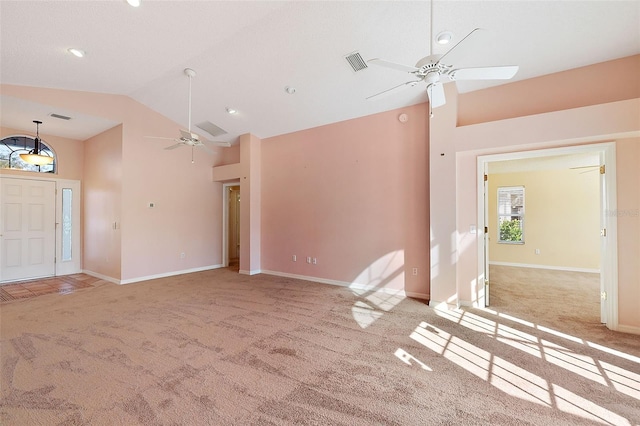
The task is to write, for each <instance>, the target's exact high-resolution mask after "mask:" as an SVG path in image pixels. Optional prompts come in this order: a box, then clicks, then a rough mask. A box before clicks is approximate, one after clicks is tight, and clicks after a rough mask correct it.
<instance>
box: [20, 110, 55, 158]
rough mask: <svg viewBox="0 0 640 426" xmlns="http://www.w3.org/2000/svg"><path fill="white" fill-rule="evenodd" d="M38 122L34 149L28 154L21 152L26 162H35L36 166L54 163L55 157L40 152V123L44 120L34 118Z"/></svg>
mask: <svg viewBox="0 0 640 426" xmlns="http://www.w3.org/2000/svg"><path fill="white" fill-rule="evenodd" d="M33 122H34V123H36V139H35V143H34V145H33V149H32V150H31V151H29V153H28V154H20V158H22V161H24V162H25V163H29V164H33V165H35V166H44V165H46V164H51V163H53V157H49V156H48V155H42V154H40V125H41V124H42V121H38V120H33Z"/></svg>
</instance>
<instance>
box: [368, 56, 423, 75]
mask: <svg viewBox="0 0 640 426" xmlns="http://www.w3.org/2000/svg"><path fill="white" fill-rule="evenodd" d="M367 62H368V63H370V64H374V65H379V66H381V67H385V68H391V69H394V70H397V71H404V72H415V71H418V68H416V67H412V66H410V65H402V64H396V63H395V62H389V61H385V60H384V59H378V58H374V59H369V60H368V61H367Z"/></svg>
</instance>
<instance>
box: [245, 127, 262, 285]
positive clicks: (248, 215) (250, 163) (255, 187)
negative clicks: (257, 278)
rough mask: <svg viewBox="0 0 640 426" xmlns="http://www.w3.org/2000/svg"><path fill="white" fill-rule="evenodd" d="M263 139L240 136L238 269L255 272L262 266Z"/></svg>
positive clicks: (246, 272)
mask: <svg viewBox="0 0 640 426" xmlns="http://www.w3.org/2000/svg"><path fill="white" fill-rule="evenodd" d="M261 153H262V141H261V140H260V139H258V138H257V137H256V136H254V135H250V134H247V135H242V136H240V159H241V167H240V196H241V208H240V272H241V273H243V274H255V273H258V272H259V271H260V268H261V256H262V251H261V240H262V223H261V216H262V209H261V205H262V174H261V170H262V159H261Z"/></svg>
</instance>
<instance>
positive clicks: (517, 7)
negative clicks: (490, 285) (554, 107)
mask: <svg viewBox="0 0 640 426" xmlns="http://www.w3.org/2000/svg"><path fill="white" fill-rule="evenodd" d="M0 24H1V30H0V31H1V33H0V40H1V47H2V49H1V58H0V59H1V61H0V82H1V83H3V84H11V85H26V86H38V87H48V88H60V89H68V90H81V91H90V92H100V93H110V94H120V95H127V96H130V97H131V98H133V99H135V100H137V101H139V102H141V103H142V104H144V105H147V106H148V107H150V108H152V109H153V110H156V111H158V112H160V113H161V114H163V115H165V116H167V117H169V118H171V119H173V120H175V121H176V122H178V123H180V124H181V125H183V126H184V127H187V126H188V124H189V123H188V85H189V82H188V78H187V77H186V76H185V75H184V73H183V70H184V69H185V68H187V67H189V68H192V69H194V70H195V71H196V72H197V75H196V77H194V79H193V81H192V86H193V108H192V114H193V119H192V122H193V123H202V122H206V121H208V122H210V123H213V124H215V125H217V126H219V127H220V128H222V129H224V130H225V131H227V132H228V133H227V134H226V135H223V136H220V137H217V138H216V139H217V140H223V141H230V142H233V141H235V140H236V138H237V136H239V135H241V134H243V133H247V132H251V133H253V134H255V135H256V136H258V137H261V138H265V137H269V136H274V135H278V134H283V133H288V132H292V131H296V130H301V129H306V128H310V127H315V126H320V125H324V124H329V123H333V122H337V121H342V120H347V119H352V118H355V117H359V116H364V115H369V114H373V113H377V112H381V111H386V110H390V109H394V108H400V107H403V106H408V105H412V104H416V103H420V102H424V101H426V100H427V97H426V93H425V90H424V88H425V86H424V85H423V84H420V85H416V86H415V87H406V88H405V89H404V90H401V91H398V92H394V93H392V94H389V95H388V96H381V97H378V98H376V99H374V100H366V98H367V97H368V96H370V95H373V94H375V93H378V92H380V91H383V90H385V89H388V88H390V87H393V86H396V85H398V84H401V83H404V82H406V81H409V80H412V78H411V75H408V74H407V73H406V72H400V71H397V70H392V69H388V68H382V67H379V66H375V65H369V67H367V68H366V69H364V70H362V71H358V72H354V71H353V69H352V68H351V66H350V65H349V63H348V62H347V61H346V60H345V56H347V55H349V54H351V53H353V52H358V53H359V54H360V55H361V56H362V58H363V59H364V60H365V61H367V60H369V59H372V58H383V59H386V60H388V61H392V62H396V63H401V64H406V65H415V63H416V62H417V61H418V60H419V59H421V58H423V57H425V56H427V55H429V54H430V53H436V54H437V53H440V54H442V53H445V52H446V51H447V50H448V49H450V48H451V47H452V46H454V45H455V44H456V43H457V42H459V41H460V40H461V39H462V38H463V37H464V36H465V35H466V34H468V33H469V32H470V31H472V30H473V29H474V28H477V27H480V28H483V29H486V30H487V31H485V32H484V33H483V37H484V38H483V39H479V40H478V41H479V43H477V44H475V45H473V46H469V47H470V48H469V49H464V51H462V49H461V51H460V54H458V55H454V54H453V52H452V55H451V60H455V63H453V64H451V65H454V66H455V67H457V68H461V67H482V66H492V65H512V64H515V65H519V66H520V69H519V72H518V73H517V74H516V76H515V77H514V79H513V80H510V81H517V80H521V79H527V78H531V77H536V76H539V75H544V74H549V73H554V72H558V71H562V70H566V69H570V68H576V67H580V66H584V65H589V64H592V63H598V62H603V61H607V60H611V59H616V58H621V57H625V56H630V55H633V54H638V53H640V1H637V0H633V1H606V0H605V1H557V0H554V1H538V0H532V1H516V0H505V1H434V2H433V3H430V2H428V1H411V2H403V1H382V2H374V1H343V2H331V1H281V2H277V1H273V2H271V1H269V2H264V1H152V0H142V4H141V6H140V7H137V8H134V7H131V6H129V5H128V4H127V2H126V1H124V0H113V1H95V0H94V1H88V0H85V1H5V0H2V1H0ZM442 31H450V32H451V34H452V35H453V40H452V42H451V43H450V44H449V45H440V44H437V43H435V41H434V40H432V39H433V38H434V37H435V36H436V35H437V34H438V33H440V32H442ZM72 47H75V48H79V49H82V50H84V51H85V52H86V56H85V57H84V58H77V57H75V56H73V55H71V54H70V53H69V52H68V51H67V49H68V48H72ZM454 52H455V51H454ZM462 53H464V54H462ZM611 78H615V76H611ZM504 83H505V82H504V81H495V80H493V81H472V82H457V83H447V84H457V86H458V90H459V91H461V92H466V91H472V90H477V89H480V88H485V87H489V86H490V85H495V84H504ZM602 84H606V81H604V82H602ZM285 87H292V88H295V93H294V94H289V93H287V92H286V91H285ZM549 95H550V96H552V95H553V94H552V93H550V94H549ZM0 100H1V102H2V103H1V105H0V107H1V111H0V112H1V113H2V125H3V126H6V127H12V128H18V129H31V127H32V123H31V121H32V120H34V119H41V120H42V121H44V122H45V124H44V125H43V127H42V129H41V131H42V132H43V133H47V134H56V135H58V136H66V137H75V138H86V137H90V136H92V135H93V134H95V133H97V132H99V131H101V129H103V127H104V126H105V125H108V124H109V123H105V122H104V121H101V120H102V118H101V117H87V116H84V115H83V114H82V111H59V110H57V109H56V106H55V105H35V104H32V103H29V102H24V101H21V100H17V99H13V98H10V97H7V96H2V98H0ZM227 108H233V109H236V110H237V113H236V114H233V115H232V114H229V113H228V112H227V111H226V109H227ZM50 113H61V114H62V115H70V116H72V118H73V119H72V120H69V121H65V122H62V121H60V120H57V119H54V118H51V117H49V116H48V114H50ZM196 131H199V130H198V129H196ZM200 133H202V134H204V135H205V136H208V137H210V135H207V134H206V133H204V132H200Z"/></svg>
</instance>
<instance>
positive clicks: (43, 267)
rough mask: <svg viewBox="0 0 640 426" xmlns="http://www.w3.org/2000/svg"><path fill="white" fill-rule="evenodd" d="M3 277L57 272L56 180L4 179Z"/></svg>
mask: <svg viewBox="0 0 640 426" xmlns="http://www.w3.org/2000/svg"><path fill="white" fill-rule="evenodd" d="M1 188H2V191H1V192H0V247H1V248H0V281H16V280H22V279H29V278H39V277H48V276H53V275H54V274H55V196H56V184H55V182H53V181H40V180H28V179H13V178H3V179H1Z"/></svg>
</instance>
